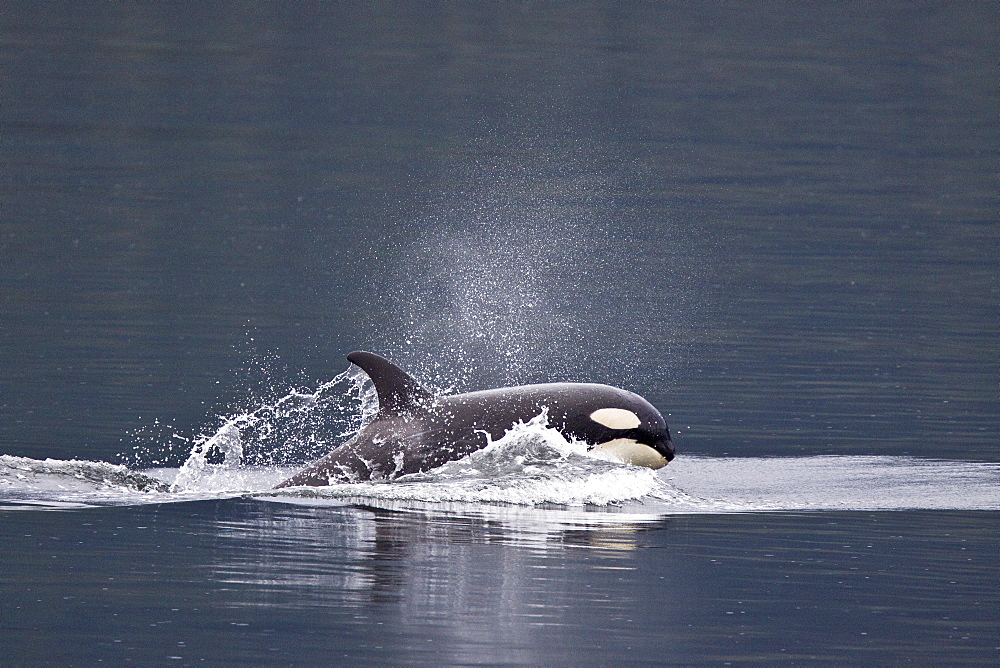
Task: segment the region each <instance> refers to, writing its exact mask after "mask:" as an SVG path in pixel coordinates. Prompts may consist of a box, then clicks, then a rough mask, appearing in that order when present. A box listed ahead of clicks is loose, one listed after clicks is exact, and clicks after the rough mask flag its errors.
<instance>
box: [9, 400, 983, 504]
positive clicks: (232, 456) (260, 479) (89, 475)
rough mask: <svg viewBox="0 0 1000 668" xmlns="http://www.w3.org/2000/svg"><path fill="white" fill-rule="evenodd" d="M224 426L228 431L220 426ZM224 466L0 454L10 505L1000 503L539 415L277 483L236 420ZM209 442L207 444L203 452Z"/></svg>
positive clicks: (871, 466) (887, 462) (977, 485)
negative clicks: (431, 463)
mask: <svg viewBox="0 0 1000 668" xmlns="http://www.w3.org/2000/svg"><path fill="white" fill-rule="evenodd" d="M220 432H221V430H220ZM213 446H214V447H215V448H216V449H218V450H221V451H222V455H223V456H222V457H220V460H221V461H219V463H215V464H213V463H210V462H209V461H208V460H207V459H206V458H205V457H204V456H201V455H200V454H198V453H192V457H191V458H189V459H188V462H186V463H185V465H184V466H183V467H181V468H179V469H152V470H147V471H142V472H134V471H129V470H128V469H126V468H125V467H123V466H116V465H112V464H107V463H104V462H87V461H76V460H72V461H60V460H51V459H49V460H34V459H27V458H23V457H11V456H7V455H4V456H0V503H2V504H3V505H2V506H0V507H6V508H8V509H10V508H14V507H19V508H27V507H61V508H65V507H73V506H77V505H133V504H145V503H171V502H184V501H189V500H193V499H206V498H229V497H233V496H251V497H255V498H259V499H266V500H273V501H277V502H285V503H297V504H310V505H326V504H336V505H343V504H363V505H378V506H382V507H389V508H396V509H399V508H404V507H420V508H423V509H433V508H435V507H436V508H440V509H442V510H444V509H448V510H449V511H451V510H455V509H463V508H464V509H465V510H468V511H471V510H475V509H477V508H482V507H484V506H491V507H497V506H508V507H522V508H544V509H547V510H549V509H550V510H553V511H560V510H561V511H567V510H572V509H583V510H586V511H588V512H587V515H588V517H590V518H591V519H595V518H594V517H593V512H594V511H598V512H600V511H604V512H606V513H609V514H614V515H616V516H618V517H623V516H629V517H630V519H632V520H634V519H636V516H637V515H641V516H644V517H658V516H663V515H671V514H690V513H699V514H704V513H732V512H762V511H770V512H778V511H802V510H903V509H930V510H934V509H941V510H944V509H957V510H998V509H1000V464H995V463H986V462H966V461H949V460H931V459H919V458H911V457H858V456H845V457H837V456H821V457H726V458H719V457H703V456H688V457H685V456H683V455H682V456H679V457H678V458H677V459H676V460H675V461H674V462H672V463H671V464H670V465H668V466H667V467H666V468H664V469H661V470H660V471H652V470H650V469H645V468H640V467H635V466H627V465H624V464H620V463H616V462H613V461H608V460H606V459H601V458H597V457H594V456H592V455H591V454H590V453H588V452H586V448H585V446H583V445H582V444H579V443H572V442H567V441H566V439H564V438H563V437H562V436H561V435H560V434H559V433H558V432H557V431H555V430H553V429H548V428H546V427H545V426H544V425H543V424H542V423H541V422H540V421H537V420H536V421H532V422H531V423H529V424H527V425H520V426H519V427H518V428H516V429H514V430H512V431H511V432H509V433H508V434H507V435H506V436H505V437H504V438H503V439H501V440H499V441H497V442H495V443H492V444H491V445H490V446H489V447H487V448H485V449H483V450H481V451H479V452H475V453H473V454H471V455H469V456H467V457H465V458H463V459H461V460H459V461H455V462H450V463H448V464H446V465H444V466H442V467H440V468H438V469H435V470H433V471H429V472H427V473H422V474H416V475H409V476H404V477H402V478H399V479H397V480H393V481H379V482H370V483H358V484H342V485H334V486H330V487H308V488H289V489H280V490H274V489H273V487H274V485H276V484H277V483H278V482H280V481H281V480H283V479H285V478H286V477H288V476H289V475H290V474H291V473H293V472H294V471H295V470H297V468H298V467H288V466H281V467H278V466H245V465H242V464H241V463H240V461H239V454H240V452H241V447H242V446H241V445H240V443H239V439H238V437H237V435H235V434H234V432H233V431H232V430H230V431H228V432H226V433H224V434H221V436H219V437H218V438H216V440H215V442H214V443H213ZM206 449H207V448H202V449H201V450H202V451H203V450H206Z"/></svg>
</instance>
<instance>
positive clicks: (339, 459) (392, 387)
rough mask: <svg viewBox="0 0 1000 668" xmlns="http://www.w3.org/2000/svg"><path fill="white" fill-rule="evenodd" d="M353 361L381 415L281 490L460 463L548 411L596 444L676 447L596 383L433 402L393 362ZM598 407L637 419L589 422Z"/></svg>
mask: <svg viewBox="0 0 1000 668" xmlns="http://www.w3.org/2000/svg"><path fill="white" fill-rule="evenodd" d="M348 359H349V360H350V361H351V362H353V363H354V364H357V365H358V366H360V367H361V368H362V369H364V371H365V372H366V373H367V374H368V375H369V376H370V377H371V378H372V380H373V382H374V383H375V389H376V392H377V393H378V396H379V412H378V414H377V415H376V416H375V419H373V420H372V422H371V423H370V424H368V425H367V426H366V427H364V428H363V429H361V431H359V432H358V433H357V434H356V435H355V436H354V437H353V438H351V439H350V440H349V441H347V442H346V443H344V444H343V445H341V446H340V447H338V448H335V449H334V450H333V451H332V452H330V453H329V454H328V455H326V456H325V457H322V458H321V459H319V460H317V461H315V462H313V463H312V464H311V465H310V466H309V467H308V468H306V469H305V470H303V471H300V472H299V473H297V474H295V475H294V476H292V477H291V478H289V479H288V480H285V481H284V482H282V483H281V484H279V485H278V487H293V486H299V485H312V486H324V485H330V484H335V483H338V482H360V481H365V480H384V479H392V478H397V477H399V476H401V475H405V474H408V473H419V472H422V471H429V470H431V469H433V468H436V467H438V466H441V465H442V464H444V463H446V462H449V461H454V460H456V459H461V458H462V457H464V456H466V455H468V454H469V453H471V452H475V451H476V450H480V449H482V448H484V447H486V445H487V444H488V443H489V439H488V438H487V436H486V435H487V434H489V437H490V438H491V439H493V440H498V439H500V438H502V437H503V435H504V433H506V431H507V430H508V429H510V428H511V427H513V426H514V424H516V423H518V422H528V421H529V420H531V419H532V418H534V417H536V416H537V415H539V414H540V413H541V412H542V410H543V409H545V410H547V412H548V424H549V426H550V427H552V428H555V429H557V430H558V431H559V432H560V433H561V434H562V435H563V436H565V437H566V438H575V439H577V440H580V441H584V442H586V443H588V444H590V445H595V444H598V443H604V442H607V441H611V440H614V439H619V438H630V439H634V440H636V441H638V442H639V443H642V444H645V445H648V446H650V447H651V448H653V449H654V450H656V451H657V452H658V453H660V454H661V455H663V457H664V458H665V459H666V460H667V461H670V460H671V459H673V458H674V447H673V443H672V442H671V440H670V432H669V430H668V429H667V424H666V422H665V421H664V420H663V416H662V415H660V413H659V411H657V410H656V408H654V407H653V405H652V404H650V403H649V402H648V401H646V400H645V399H643V398H642V397H640V396H639V395H637V394H633V393H632V392H628V391H626V390H621V389H618V388H616V387H611V386H610V385H600V384H596V383H547V384H543V385H524V386H521V387H507V388H500V389H495V390H483V391H481V392H469V393H467V394H456V395H451V396H440V397H435V396H432V395H431V394H430V393H428V392H427V391H426V390H424V389H423V388H422V387H421V386H420V385H419V383H417V382H416V381H415V380H413V379H412V378H411V377H410V376H409V375H407V374H406V372H404V371H402V370H401V369H399V368H398V367H396V366H395V365H393V364H392V363H390V362H388V361H387V360H385V359H383V358H381V357H379V356H378V355H374V354H372V353H366V352H354V353H351V354H350V355H348ZM600 408H623V409H626V410H629V411H631V412H632V413H634V414H635V415H637V416H638V417H639V419H640V420H641V424H640V425H639V426H638V427H635V428H633V429H611V428H609V427H606V426H604V425H601V424H598V423H597V422H594V421H593V420H591V419H590V414H591V413H593V412H594V411H596V410H598V409H600Z"/></svg>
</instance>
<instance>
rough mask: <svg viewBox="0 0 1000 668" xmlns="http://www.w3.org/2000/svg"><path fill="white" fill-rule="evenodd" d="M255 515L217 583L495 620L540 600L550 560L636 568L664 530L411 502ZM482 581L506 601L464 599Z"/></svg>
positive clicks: (620, 520) (315, 601) (623, 517)
mask: <svg viewBox="0 0 1000 668" xmlns="http://www.w3.org/2000/svg"><path fill="white" fill-rule="evenodd" d="M260 510H262V511H263V512H259V513H255V515H254V516H253V517H247V518H245V519H244V520H243V521H239V522H234V523H232V524H230V525H229V526H228V530H227V531H224V533H223V537H224V539H225V540H226V541H227V542H233V543H238V544H239V549H227V550H224V551H222V552H223V553H225V554H226V555H227V556H228V558H227V561H226V562H225V563H219V564H217V565H216V576H217V577H221V578H223V579H224V580H225V581H227V582H231V583H243V584H250V585H254V586H259V587H262V589H261V590H260V591H261V595H262V596H267V592H270V593H271V595H277V596H284V595H287V594H290V593H294V594H295V597H296V600H298V602H299V604H300V605H304V606H311V605H323V604H324V603H325V602H329V601H330V600H333V599H336V600H337V601H343V600H344V598H345V597H347V598H349V599H354V600H356V601H357V602H358V603H359V604H360V603H362V602H369V603H370V602H381V603H385V602H393V601H395V602H399V601H410V602H414V601H418V602H419V601H421V600H423V599H424V598H425V597H427V596H432V597H434V598H435V599H436V600H438V602H439V603H440V604H441V605H443V606H445V607H446V608H448V609H452V608H455V609H458V608H460V607H461V606H463V605H467V604H469V605H475V606H477V607H478V608H483V607H484V606H485V607H490V606H493V607H496V608H497V610H496V614H498V615H499V614H501V613H502V612H503V610H504V609H505V607H509V606H513V605H515V604H516V605H521V604H522V603H523V601H520V600H515V599H521V598H524V597H532V596H534V595H535V593H537V589H538V583H536V582H534V580H533V577H535V576H536V575H537V573H538V569H547V571H549V572H548V575H546V578H548V579H551V578H553V577H556V573H559V572H560V569H559V568H558V567H556V566H555V564H557V563H558V561H559V560H558V559H557V560H555V561H552V559H551V557H552V556H553V555H558V554H560V553H562V554H565V553H566V551H567V550H581V549H582V550H585V555H584V557H582V561H583V563H584V564H585V565H586V566H589V567H591V568H595V569H609V568H611V569H616V570H633V569H635V568H636V564H635V563H634V552H635V549H636V548H637V546H638V544H639V540H640V539H641V536H642V534H643V533H644V532H647V531H656V530H661V529H662V528H663V527H664V526H665V522H666V520H663V519H656V520H652V519H650V518H645V517H644V516H635V517H634V518H633V517H632V516H629V515H627V514H616V513H591V512H586V511H564V510H539V509H535V508H530V509H528V508H514V509H510V508H504V507H499V506H498V507H491V508H487V509H486V510H485V511H483V512H480V511H479V510H476V511H473V512H453V513H449V512H433V511H429V510H427V509H423V508H414V507H413V506H412V504H411V506H410V507H409V508H401V507H399V508H393V507H389V506H387V505H385V504H384V505H383V506H382V507H379V506H373V505H364V506H357V505H350V506H347V505H343V506H328V507H321V506H309V507H303V506H295V505H285V504H266V505H264V506H263V507H262V508H260ZM511 510H513V512H511ZM588 516H592V518H593V519H588ZM588 522H589V523H588ZM558 577H563V576H562V575H560V576H558ZM566 577H568V575H566ZM484 579H485V580H489V581H495V584H496V587H502V588H504V590H505V591H506V592H507V593H506V594H505V596H506V598H505V599H503V598H502V597H501V598H498V599H496V600H491V601H486V600H478V601H476V602H470V601H464V600H463V599H462V597H463V596H465V595H467V594H468V593H469V592H472V591H479V592H482V591H483V585H482V582H481V581H482V580H484ZM550 586H551V583H549V584H546V585H545V588H546V589H548V588H549V587H550ZM486 590H491V588H490V587H487V588H486Z"/></svg>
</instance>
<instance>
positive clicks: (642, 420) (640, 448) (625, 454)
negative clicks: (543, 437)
mask: <svg viewBox="0 0 1000 668" xmlns="http://www.w3.org/2000/svg"><path fill="white" fill-rule="evenodd" d="M582 387H585V388H587V390H589V391H588V392H586V394H587V395H588V396H587V397H586V399H585V400H584V401H582V402H581V403H580V404H578V405H577V406H574V408H575V410H574V411H573V413H575V414H574V415H573V416H572V418H571V419H568V420H567V427H568V428H569V431H570V432H571V433H573V435H574V436H576V437H577V438H580V439H582V440H584V441H586V442H587V443H589V444H590V446H591V450H595V451H598V452H604V453H607V454H609V455H611V456H613V457H615V458H616V459H620V460H621V461H623V462H625V463H626V464H635V465H637V466H645V467H648V468H651V469H658V468H662V467H663V466H666V465H667V463H668V462H669V461H670V460H672V459H673V458H674V444H673V441H671V440H670V430H669V429H668V427H667V423H666V421H665V420H664V419H663V416H662V415H661V414H660V412H659V411H658V410H656V408H655V407H654V406H653V405H652V404H650V403H649V402H648V401H646V400H645V399H643V398H642V397H640V396H639V395H637V394H633V393H632V392H627V391H625V390H620V389H618V388H615V387H610V386H606V385H603V386H602V385H589V386H586V385H585V386H582ZM567 417H568V416H567Z"/></svg>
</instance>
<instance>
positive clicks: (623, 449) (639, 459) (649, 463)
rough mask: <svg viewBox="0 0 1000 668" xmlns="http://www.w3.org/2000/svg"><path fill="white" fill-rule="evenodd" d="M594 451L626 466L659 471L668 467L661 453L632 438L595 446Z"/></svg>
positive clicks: (617, 439) (618, 439)
mask: <svg viewBox="0 0 1000 668" xmlns="http://www.w3.org/2000/svg"><path fill="white" fill-rule="evenodd" d="M593 449H594V450H596V451H597V452H603V453H606V454H609V455H611V456H612V457H614V458H615V459H618V460H620V461H621V462H622V463H624V464H633V465H635V466H645V467H646V468H650V469H659V468H663V467H664V466H666V465H667V458H666V457H664V456H663V455H661V454H660V453H659V452H657V451H656V450H654V449H653V448H651V447H649V446H648V445H643V444H642V443H639V442H638V441H635V440H633V439H631V438H616V439H615V440H613V441H608V442H607V443H600V444H598V445H595V446H594V448H593Z"/></svg>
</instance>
